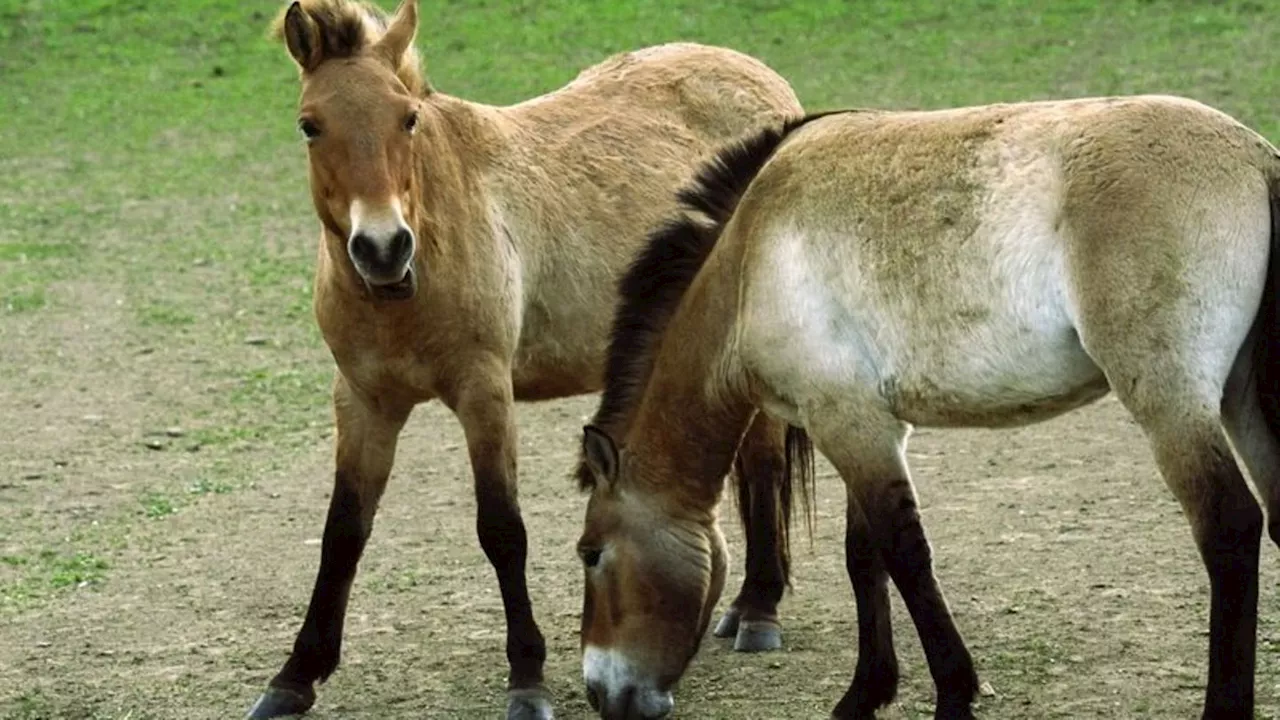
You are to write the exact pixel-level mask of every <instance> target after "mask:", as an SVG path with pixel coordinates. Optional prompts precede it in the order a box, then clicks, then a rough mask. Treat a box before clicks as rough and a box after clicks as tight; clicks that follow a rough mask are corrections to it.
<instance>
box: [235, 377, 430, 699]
mask: <svg viewBox="0 0 1280 720" xmlns="http://www.w3.org/2000/svg"><path fill="white" fill-rule="evenodd" d="M333 407H334V417H335V420H336V430H337V440H336V453H335V456H336V471H335V473H334V483H333V495H332V497H330V498H329V515H328V517H327V518H326V519H325V523H324V537H323V540H322V541H321V545H320V569H319V572H318V573H317V575H316V580H315V587H314V589H313V590H312V592H311V602H310V604H309V605H308V606H307V615H306V619H305V620H303V623H302V629H301V630H300V631H299V632H298V635H297V638H296V639H295V640H294V643H293V652H291V653H290V654H289V659H288V660H287V661H285V664H284V667H283V668H282V669H281V670H280V672H279V673H277V674H276V676H275V677H274V678H272V679H271V681H270V683H269V684H268V686H267V690H266V692H264V693H263V694H262V697H261V698H259V699H258V702H257V703H255V704H254V706H253V708H252V709H251V710H250V711H249V717H250V718H254V720H262V719H263V718H273V717H280V716H282V715H293V714H297V713H302V712H305V711H306V710H307V709H308V708H310V707H311V705H312V704H313V703H314V702H315V699H316V694H315V688H314V684H315V683H316V682H317V681H320V682H323V681H324V680H325V679H327V678H328V677H329V675H330V674H332V673H333V671H334V670H335V669H336V668H337V667H338V661H339V656H340V654H341V648H342V626H343V622H344V620H345V618H346V612H347V598H348V594H349V593H350V591H351V582H352V580H354V578H355V575H356V565H357V564H358V563H359V561H360V555H361V553H362V552H363V551H364V546H365V542H366V541H367V540H368V538H369V533H370V532H371V531H372V530H373V518H374V514H375V513H376V512H377V509H378V499H379V498H380V497H382V491H383V490H384V489H385V488H386V485H387V478H388V477H389V476H390V474H391V466H392V464H393V462H394V459H395V450H396V440H397V438H398V437H399V435H400V429H401V428H402V427H404V423H405V420H406V419H408V417H409V411H410V410H411V409H412V408H411V407H394V408H388V407H378V406H377V404H376V403H373V402H370V401H367V400H366V399H363V398H361V397H360V396H358V395H356V394H355V393H354V392H352V390H351V388H349V387H348V386H347V383H346V382H345V381H344V380H343V378H342V376H341V375H338V376H337V377H336V378H335V381H334V387H333Z"/></svg>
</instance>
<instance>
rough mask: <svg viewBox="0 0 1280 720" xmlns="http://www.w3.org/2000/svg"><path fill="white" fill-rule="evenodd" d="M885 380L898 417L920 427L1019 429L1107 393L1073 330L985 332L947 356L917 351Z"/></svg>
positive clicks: (886, 395)
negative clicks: (1011, 334)
mask: <svg viewBox="0 0 1280 720" xmlns="http://www.w3.org/2000/svg"><path fill="white" fill-rule="evenodd" d="M894 365H896V366H897V367H899V368H900V369H899V370H897V371H896V372H895V371H889V372H886V373H884V374H883V375H882V377H881V378H880V383H879V391H880V394H881V396H882V397H883V398H884V400H885V401H886V402H887V403H888V404H889V407H890V408H891V409H892V411H893V413H894V414H895V415H896V416H897V417H899V418H901V419H902V420H905V421H907V422H910V423H912V424H915V425H922V426H935V427H966V426H967V427H1011V426H1017V425H1026V424H1029V423H1033V422H1039V421H1042V420H1047V419H1049V418H1052V417H1054V416H1057V415H1060V414H1062V413H1065V412H1068V411H1070V410H1074V409H1076V408H1078V407H1081V406H1083V405H1086V404H1088V403H1090V402H1093V401H1094V400H1097V399H1098V398H1100V397H1102V396H1103V395H1106V394H1107V392H1108V390H1109V387H1108V385H1107V381H1106V377H1105V376H1104V375H1103V373H1102V371H1101V370H1100V369H1099V368H1098V366H1097V365H1096V364H1095V363H1094V362H1093V360H1092V359H1091V358H1090V357H1089V356H1088V355H1087V354H1086V353H1085V351H1084V349H1083V348H1082V347H1080V344H1079V342H1078V340H1077V339H1076V335H1075V333H1074V332H1073V331H1071V330H1070V328H1069V327H1063V328H1059V329H1058V330H1057V331H1056V332H1055V333H1053V334H1052V335H1039V334H1027V335H1024V336H1022V337H1002V336H1000V335H999V334H987V335H986V336H985V337H984V336H983V335H981V334H979V335H977V336H975V337H970V338H968V341H967V342H965V341H960V340H957V341H956V342H954V344H951V345H950V347H949V350H948V351H947V352H945V353H938V354H934V355H931V356H929V355H924V356H922V354H921V353H918V352H917V353H915V354H914V357H909V359H908V361H907V362H906V363H902V364H898V363H894Z"/></svg>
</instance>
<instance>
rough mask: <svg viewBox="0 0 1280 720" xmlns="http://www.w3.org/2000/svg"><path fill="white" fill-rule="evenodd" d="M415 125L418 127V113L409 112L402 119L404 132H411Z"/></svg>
mask: <svg viewBox="0 0 1280 720" xmlns="http://www.w3.org/2000/svg"><path fill="white" fill-rule="evenodd" d="M416 127H418V114H417V113H409V117H406V118H405V119H404V129H405V131H406V132H413V129H414V128H416Z"/></svg>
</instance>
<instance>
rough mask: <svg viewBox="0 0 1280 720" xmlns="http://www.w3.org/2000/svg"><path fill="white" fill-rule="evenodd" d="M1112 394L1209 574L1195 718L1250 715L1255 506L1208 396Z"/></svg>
mask: <svg viewBox="0 0 1280 720" xmlns="http://www.w3.org/2000/svg"><path fill="white" fill-rule="evenodd" d="M1154 382H1156V381H1152V383H1154ZM1138 384H1142V383H1138ZM1160 384H1161V385H1162V386H1164V387H1166V388H1167V387H1169V385H1168V384H1167V383H1165V382H1161V383H1160ZM1117 394H1118V395H1120V398H1121V401H1123V402H1125V404H1126V406H1127V407H1129V409H1130V411H1131V412H1132V413H1133V414H1134V417H1135V418H1136V419H1137V421H1138V424H1139V425H1141V426H1142V428H1143V430H1144V431H1146V433H1147V437H1148V439H1149V440H1150V443H1151V447H1152V450H1153V452H1154V453H1155V457H1156V464H1157V465H1158V467H1159V468H1160V473H1161V474H1162V475H1163V476H1164V479H1165V482H1166V483H1168V485H1169V488H1170V490H1172V491H1173V494H1174V495H1175V496H1176V497H1177V498H1178V501H1179V502H1180V503H1181V504H1182V508H1183V511H1184V512H1185V513H1186V516H1187V519H1188V521H1189V522H1190V524H1191V531H1192V534H1193V536H1194V537H1195V540H1196V545H1197V547H1198V548H1199V550H1200V555H1201V557H1202V558H1203V560H1204V565H1205V568H1206V570H1207V571H1208V574H1209V588H1210V600H1209V682H1208V687H1207V689H1206V693H1205V704H1204V715H1203V717H1205V718H1215V719H1218V718H1240V719H1242V720H1247V719H1249V718H1252V717H1253V697H1254V692H1253V690H1254V663H1255V647H1256V642H1257V639H1256V633H1257V621H1258V553H1259V545H1260V540H1261V535H1262V511H1261V510H1260V509H1259V508H1258V503H1257V501H1255V500H1254V497H1253V494H1252V493H1251V492H1250V491H1249V488H1248V486H1247V485H1246V483H1245V480H1244V477H1243V476H1242V475H1241V473H1240V470H1239V468H1238V467H1237V466H1236V463H1235V460H1234V458H1233V457H1232V455H1231V446H1230V445H1229V444H1228V442H1227V438H1226V436H1225V435H1224V434H1223V432H1222V428H1221V425H1220V424H1219V410H1218V407H1217V405H1218V403H1217V402H1215V400H1216V398H1213V399H1211V398H1207V397H1197V396H1196V395H1194V394H1190V393H1188V394H1184V395H1182V397H1180V398H1179V397H1169V396H1168V395H1166V394H1165V393H1164V392H1161V393H1160V394H1161V395H1165V397H1162V398H1160V401H1159V406H1158V409H1157V407H1156V406H1155V405H1152V404H1150V403H1147V402H1144V401H1143V400H1142V399H1135V398H1134V397H1133V396H1134V395H1135V394H1139V395H1140V394H1141V393H1140V392H1139V393H1135V392H1134V391H1132V390H1126V391H1123V392H1122V391H1120V390H1117Z"/></svg>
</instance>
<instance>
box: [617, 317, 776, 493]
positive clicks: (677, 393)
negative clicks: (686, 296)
mask: <svg viewBox="0 0 1280 720" xmlns="http://www.w3.org/2000/svg"><path fill="white" fill-rule="evenodd" d="M704 297H705V295H704ZM730 312H731V310H730V306H729V305H727V304H726V303H725V302H724V301H723V299H717V300H716V301H715V302H712V303H709V304H703V303H700V302H697V299H695V301H694V302H693V303H690V304H689V305H688V306H686V307H682V308H681V309H680V310H679V311H677V314H676V316H675V317H673V318H672V321H671V324H670V325H669V326H668V329H667V331H666V333H665V334H664V339H663V341H662V347H661V348H660V349H659V350H658V354H657V356H656V360H655V362H654V366H653V369H652V371H651V373H650V375H649V379H648V382H647V384H646V387H645V389H644V391H643V394H642V397H641V399H640V400H639V403H640V404H639V407H638V408H637V409H636V413H635V417H634V419H633V421H632V424H631V429H630V430H629V431H628V432H627V433H626V445H627V447H628V448H631V449H632V450H633V451H634V452H635V453H636V454H637V455H638V456H639V457H641V458H643V460H642V461H641V462H643V464H644V466H645V468H646V471H645V472H644V473H642V474H644V475H647V476H649V477H650V479H651V480H652V481H653V482H654V483H655V484H656V485H660V486H661V488H662V489H661V490H660V492H663V493H672V494H674V495H677V496H680V499H681V501H682V502H683V504H684V505H685V506H686V507H688V508H690V509H692V510H698V511H707V512H710V511H711V510H712V509H713V508H714V507H715V505H716V503H717V502H718V501H719V498H720V492H721V490H722V489H723V485H724V477H725V475H727V474H728V472H729V469H730V467H731V465H732V464H733V458H734V456H735V455H736V454H737V451H738V445H739V444H740V443H741V441H742V436H743V435H744V434H745V433H746V430H747V427H748V425H749V424H750V421H751V418H752V416H753V414H754V411H755V408H754V406H753V405H752V404H751V402H750V400H749V398H748V397H747V393H746V383H745V382H744V381H743V380H742V379H741V378H739V377H738V376H737V372H738V371H737V370H736V369H731V367H733V366H734V363H726V362H725V352H726V348H727V346H726V343H727V342H728V340H729V337H730V335H731V333H732V328H731V323H732V317H731V315H730V314H729V313H730Z"/></svg>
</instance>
